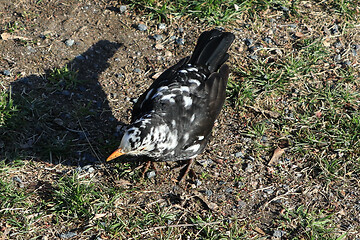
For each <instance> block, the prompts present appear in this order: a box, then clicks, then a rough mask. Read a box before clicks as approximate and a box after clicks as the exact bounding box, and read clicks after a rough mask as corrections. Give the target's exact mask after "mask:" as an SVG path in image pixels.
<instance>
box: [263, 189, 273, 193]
mask: <svg viewBox="0 0 360 240" xmlns="http://www.w3.org/2000/svg"><path fill="white" fill-rule="evenodd" d="M263 192H264V193H266V194H273V193H274V189H272V188H267V189H264V190H263Z"/></svg>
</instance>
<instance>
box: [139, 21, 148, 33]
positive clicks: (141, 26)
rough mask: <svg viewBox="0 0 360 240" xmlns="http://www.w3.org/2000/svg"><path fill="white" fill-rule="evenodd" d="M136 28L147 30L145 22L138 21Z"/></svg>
mask: <svg viewBox="0 0 360 240" xmlns="http://www.w3.org/2000/svg"><path fill="white" fill-rule="evenodd" d="M137 30H139V31H142V32H144V31H146V30H147V26H146V25H145V24H142V23H140V24H138V25H137Z"/></svg>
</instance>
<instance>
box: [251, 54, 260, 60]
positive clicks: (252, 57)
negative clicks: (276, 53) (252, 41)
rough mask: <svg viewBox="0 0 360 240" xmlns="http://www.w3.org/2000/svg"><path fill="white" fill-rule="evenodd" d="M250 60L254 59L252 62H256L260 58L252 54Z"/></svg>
mask: <svg viewBox="0 0 360 240" xmlns="http://www.w3.org/2000/svg"><path fill="white" fill-rule="evenodd" d="M249 58H250V59H252V60H255V61H256V60H258V56H257V55H255V54H250V55H249Z"/></svg>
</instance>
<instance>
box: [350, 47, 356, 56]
mask: <svg viewBox="0 0 360 240" xmlns="http://www.w3.org/2000/svg"><path fill="white" fill-rule="evenodd" d="M351 53H352V55H353V56H354V57H355V56H357V52H356V50H355V49H351Z"/></svg>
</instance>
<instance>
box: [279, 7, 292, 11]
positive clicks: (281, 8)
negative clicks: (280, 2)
mask: <svg viewBox="0 0 360 240" xmlns="http://www.w3.org/2000/svg"><path fill="white" fill-rule="evenodd" d="M280 10H281V11H284V12H288V11H290V10H289V8H288V7H285V6H281V7H280Z"/></svg>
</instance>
